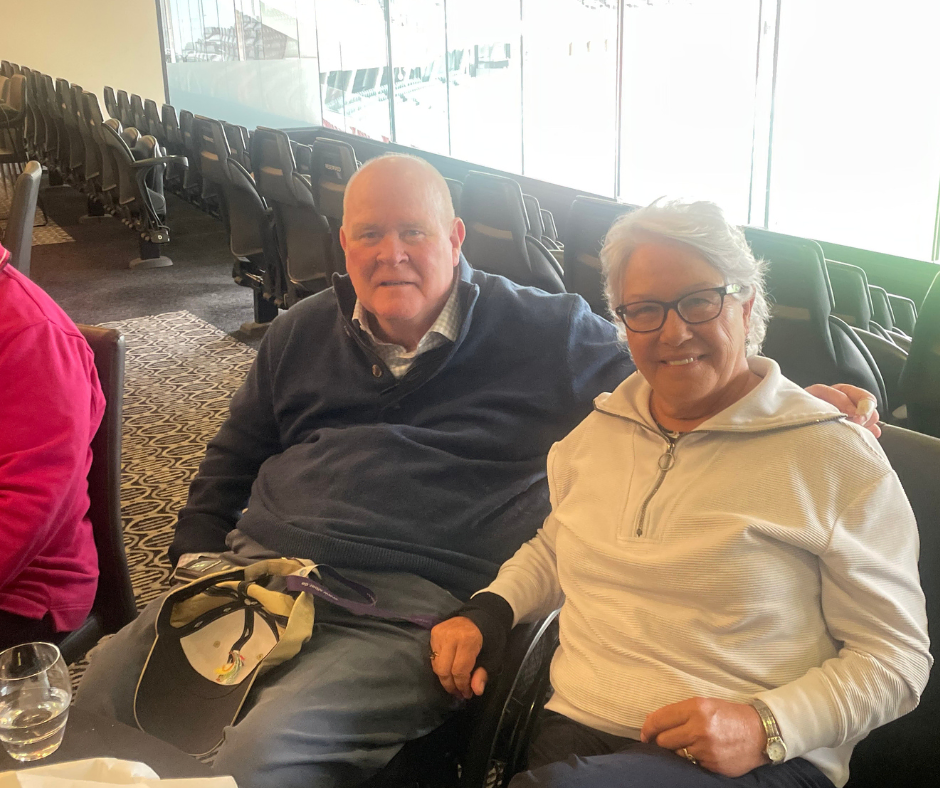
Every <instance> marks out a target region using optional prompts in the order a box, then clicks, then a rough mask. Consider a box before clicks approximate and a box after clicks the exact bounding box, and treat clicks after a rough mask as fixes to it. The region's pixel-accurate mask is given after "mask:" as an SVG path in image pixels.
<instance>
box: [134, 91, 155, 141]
mask: <svg viewBox="0 0 940 788" xmlns="http://www.w3.org/2000/svg"><path fill="white" fill-rule="evenodd" d="M131 117H132V118H133V120H134V122H133V123H132V124H131V125H132V126H133V127H134V128H135V129H137V131H139V132H140V133H141V134H150V124H149V123H148V122H147V116H146V115H145V114H144V100H143V99H142V98H141V97H140V96H138V95H137V94H136V93H132V94H131ZM150 136H151V137H152V136H154V135H152V134H151V135H150Z"/></svg>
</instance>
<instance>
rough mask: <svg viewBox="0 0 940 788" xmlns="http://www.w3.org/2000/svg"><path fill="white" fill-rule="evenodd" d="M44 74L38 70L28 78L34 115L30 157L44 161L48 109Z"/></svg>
mask: <svg viewBox="0 0 940 788" xmlns="http://www.w3.org/2000/svg"><path fill="white" fill-rule="evenodd" d="M41 80H42V75H41V74H40V73H39V72H38V71H32V72H30V74H29V76H28V77H27V78H26V89H27V91H29V102H28V103H27V107H28V109H29V112H30V115H31V116H32V121H31V123H32V126H31V128H32V133H31V134H28V135H27V145H28V148H29V157H30V158H31V159H35V160H36V161H39V162H42V161H43V157H44V155H45V145H46V111H45V108H44V107H43V91H42V90H41V88H40V84H41Z"/></svg>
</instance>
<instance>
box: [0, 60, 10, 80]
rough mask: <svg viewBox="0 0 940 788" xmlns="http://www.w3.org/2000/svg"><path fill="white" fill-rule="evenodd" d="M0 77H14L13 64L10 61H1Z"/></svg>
mask: <svg viewBox="0 0 940 788" xmlns="http://www.w3.org/2000/svg"><path fill="white" fill-rule="evenodd" d="M0 75H3V76H5V77H12V76H13V64H12V63H10V61H9V60H0Z"/></svg>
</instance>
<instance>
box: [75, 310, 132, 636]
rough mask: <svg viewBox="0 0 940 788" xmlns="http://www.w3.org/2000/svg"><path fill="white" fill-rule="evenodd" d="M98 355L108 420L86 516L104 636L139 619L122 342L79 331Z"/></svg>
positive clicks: (95, 449)
mask: <svg viewBox="0 0 940 788" xmlns="http://www.w3.org/2000/svg"><path fill="white" fill-rule="evenodd" d="M78 328H79V330H80V331H81V332H82V335H83V336H84V337H85V339H86V341H87V342H88V344H89V345H90V346H91V349H92V351H93V352H94V354H95V369H96V370H97V372H98V380H99V382H100V383H101V389H102V391H103V392H104V396H105V403H106V404H105V411H104V417H103V418H102V420H101V426H99V427H98V431H97V433H95V437H94V439H93V440H92V442H91V450H92V462H91V469H90V470H89V472H88V497H89V500H90V505H89V507H88V516H89V519H90V520H91V525H92V530H93V531H94V534H95V546H96V548H97V550H98V572H99V574H98V592H97V594H96V595H95V602H94V606H93V607H92V611H93V612H94V613H95V614H96V615H97V616H98V617H99V618H100V619H101V622H102V624H103V626H104V633H103V634H108V633H111V632H117V631H118V630H119V629H120V628H121V627H123V626H124V625H125V624H128V623H130V622H131V621H133V620H134V618H136V616H137V604H136V602H135V601H134V590H133V587H132V585H131V577H130V573H129V571H128V568H127V556H126V554H125V552H124V527H123V522H122V520H121V426H122V419H123V409H124V336H123V335H122V334H121V332H120V331H116V330H115V329H113V328H98V327H97V326H79V327H78Z"/></svg>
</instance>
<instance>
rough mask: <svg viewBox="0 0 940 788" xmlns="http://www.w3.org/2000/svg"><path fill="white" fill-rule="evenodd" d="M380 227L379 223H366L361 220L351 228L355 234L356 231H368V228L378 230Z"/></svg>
mask: <svg viewBox="0 0 940 788" xmlns="http://www.w3.org/2000/svg"><path fill="white" fill-rule="evenodd" d="M378 229H379V225H377V224H365V223H362V222H360V223H358V224H353V226H352V227H351V228H350V230H351V231H352V232H353V233H354V234H355V233H362V232H366V231H367V230H378Z"/></svg>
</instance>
